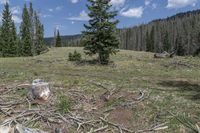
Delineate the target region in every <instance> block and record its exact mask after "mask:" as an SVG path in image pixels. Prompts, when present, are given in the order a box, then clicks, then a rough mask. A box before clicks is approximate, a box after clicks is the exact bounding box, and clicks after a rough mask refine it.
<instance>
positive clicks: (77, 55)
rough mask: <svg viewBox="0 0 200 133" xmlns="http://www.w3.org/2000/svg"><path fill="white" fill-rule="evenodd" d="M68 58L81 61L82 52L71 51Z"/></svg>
mask: <svg viewBox="0 0 200 133" xmlns="http://www.w3.org/2000/svg"><path fill="white" fill-rule="evenodd" d="M68 58H69V61H80V60H81V54H80V53H78V52H77V51H76V50H75V51H74V53H71V52H70V53H69V55H68Z"/></svg>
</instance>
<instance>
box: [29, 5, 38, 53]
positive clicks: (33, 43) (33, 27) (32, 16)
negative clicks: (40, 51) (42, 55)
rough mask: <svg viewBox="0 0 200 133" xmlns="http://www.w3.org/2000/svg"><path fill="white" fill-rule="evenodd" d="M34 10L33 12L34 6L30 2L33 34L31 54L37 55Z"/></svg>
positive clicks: (31, 31)
mask: <svg viewBox="0 0 200 133" xmlns="http://www.w3.org/2000/svg"><path fill="white" fill-rule="evenodd" d="M34 15H35V14H34V10H33V4H32V2H30V4H29V20H30V34H31V49H32V50H31V52H32V55H37V52H36V46H35V42H36V40H35V39H36V36H35V34H36V33H35V32H36V31H35V30H36V28H35V22H34V21H35V16H34Z"/></svg>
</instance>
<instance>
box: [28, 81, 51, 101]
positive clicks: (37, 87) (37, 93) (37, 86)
mask: <svg viewBox="0 0 200 133" xmlns="http://www.w3.org/2000/svg"><path fill="white" fill-rule="evenodd" d="M50 93H51V92H50V87H49V83H47V82H44V81H43V80H41V79H36V80H33V82H32V86H31V95H32V98H33V99H34V100H42V101H47V100H48V98H49V96H50Z"/></svg>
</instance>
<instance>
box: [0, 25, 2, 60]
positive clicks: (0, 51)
mask: <svg viewBox="0 0 200 133" xmlns="http://www.w3.org/2000/svg"><path fill="white" fill-rule="evenodd" d="M1 34H2V32H1V25H0V57H1V56H2V38H1Z"/></svg>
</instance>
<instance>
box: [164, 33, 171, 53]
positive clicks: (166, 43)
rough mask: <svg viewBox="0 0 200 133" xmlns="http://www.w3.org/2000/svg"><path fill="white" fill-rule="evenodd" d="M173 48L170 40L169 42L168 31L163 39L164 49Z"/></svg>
mask: <svg viewBox="0 0 200 133" xmlns="http://www.w3.org/2000/svg"><path fill="white" fill-rule="evenodd" d="M170 48H171V45H170V42H169V34H168V32H167V31H166V32H165V35H164V40H163V49H164V51H169V50H170Z"/></svg>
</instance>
